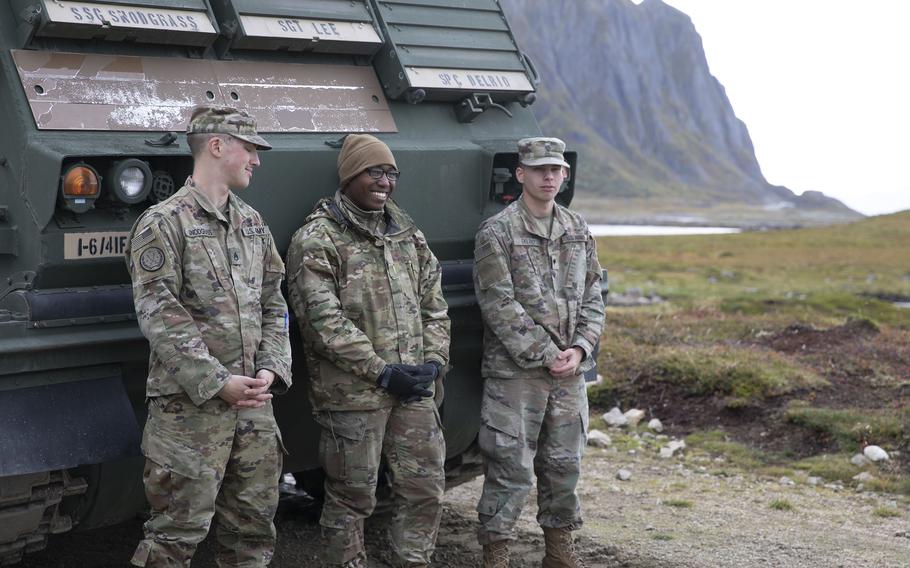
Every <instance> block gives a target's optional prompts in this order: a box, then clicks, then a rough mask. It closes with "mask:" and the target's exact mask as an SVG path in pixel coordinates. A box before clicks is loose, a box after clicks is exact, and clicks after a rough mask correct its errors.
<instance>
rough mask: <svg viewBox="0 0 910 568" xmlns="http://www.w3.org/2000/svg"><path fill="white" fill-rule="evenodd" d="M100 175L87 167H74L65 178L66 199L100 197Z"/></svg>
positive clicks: (64, 192) (64, 194)
mask: <svg viewBox="0 0 910 568" xmlns="http://www.w3.org/2000/svg"><path fill="white" fill-rule="evenodd" d="M100 186H101V184H99V183H98V174H96V173H95V172H94V171H93V170H92V169H91V168H89V167H86V166H74V167H72V168H70V169H69V171H67V172H66V175H65V176H64V177H63V196H64V197H98V188H99V187H100Z"/></svg>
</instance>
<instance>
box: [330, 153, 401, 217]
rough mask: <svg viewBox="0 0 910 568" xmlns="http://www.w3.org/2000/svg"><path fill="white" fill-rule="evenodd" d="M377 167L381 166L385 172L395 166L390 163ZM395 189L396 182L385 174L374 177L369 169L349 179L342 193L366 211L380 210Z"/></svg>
mask: <svg viewBox="0 0 910 568" xmlns="http://www.w3.org/2000/svg"><path fill="white" fill-rule="evenodd" d="M376 167H378V168H381V169H382V170H383V171H384V172H387V171H390V170H394V169H395V166H392V165H390V164H383V165H382V166H376ZM393 191H395V182H393V181H389V178H388V177H386V176H385V175H383V176H381V177H380V178H379V179H373V178H372V177H371V176H370V174H369V173H368V172H367V170H364V171H362V172H360V174H358V175H357V176H355V177H354V179H352V180H351V181H349V182H348V184H347V185H346V186H345V187H344V189H342V190H341V193H343V194H344V195H346V196H347V197H348V199H350V200H351V201H353V202H354V205H356V206H357V207H360V208H361V209H363V210H364V211H379V210H381V209H382V208H383V207H385V204H386V202H387V201H388V199H389V197H390V196H391V195H392V192H393Z"/></svg>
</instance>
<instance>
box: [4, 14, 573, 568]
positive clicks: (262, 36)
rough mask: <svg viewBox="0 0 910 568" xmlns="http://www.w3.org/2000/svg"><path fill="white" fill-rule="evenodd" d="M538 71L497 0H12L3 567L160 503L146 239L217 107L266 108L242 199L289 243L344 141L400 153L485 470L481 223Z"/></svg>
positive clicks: (451, 458)
mask: <svg viewBox="0 0 910 568" xmlns="http://www.w3.org/2000/svg"><path fill="white" fill-rule="evenodd" d="M536 83H537V77H536V72H535V71H534V68H533V66H532V64H531V62H530V61H529V60H528V58H527V57H525V56H524V55H523V53H522V52H521V51H520V49H519V48H518V46H517V45H516V42H515V38H514V37H513V35H512V32H511V31H510V28H509V25H508V23H507V21H506V18H505V16H504V14H503V12H502V9H501V7H500V6H499V4H498V2H497V0H380V1H376V0H300V1H296V0H6V1H4V2H2V3H0V87H2V88H0V108H2V109H3V113H2V116H0V131H2V135H0V564H11V563H15V562H16V561H17V560H19V559H21V557H22V555H23V554H24V553H27V552H29V551H33V550H38V549H40V548H43V547H44V546H45V545H46V542H47V537H48V535H49V534H54V533H60V532H64V531H68V530H70V529H72V528H73V527H76V526H78V527H79V528H81V529H86V528H92V527H98V526H103V525H107V524H112V523H116V522H119V521H121V520H124V519H127V518H129V517H131V516H133V515H135V514H136V513H137V512H138V511H140V510H141V509H142V508H143V507H144V506H145V499H144V495H143V490H142V485H141V470H142V463H143V459H142V457H141V456H140V454H139V440H140V433H141V428H142V424H143V423H144V420H145V401H144V389H145V378H146V368H147V361H148V346H147V343H146V341H145V339H144V338H143V337H142V335H141V334H140V332H139V329H138V327H137V325H136V322H135V314H134V312H133V304H132V299H131V290H130V285H129V275H128V273H127V270H126V267H125V263H124V260H123V250H124V245H125V244H126V238H127V234H128V231H129V229H130V227H131V226H132V224H133V222H134V221H135V220H136V218H137V216H138V215H139V214H140V213H141V212H142V211H143V210H144V209H145V208H147V207H148V206H149V205H151V204H152V203H156V202H158V201H161V200H163V199H166V198H167V197H168V196H169V195H171V194H172V193H173V192H174V191H175V190H176V189H177V188H179V187H180V186H181V185H182V184H183V181H184V179H185V178H186V177H187V175H188V174H189V173H190V172H191V169H192V163H191V158H190V153H189V149H188V148H187V146H186V142H185V138H184V136H183V129H184V128H185V124H186V121H187V119H188V117H189V114H190V112H191V110H192V109H193V107H195V106H197V105H199V104H204V103H213V104H222V105H230V106H235V107H239V108H242V109H245V110H247V111H249V112H250V113H251V114H252V115H253V116H254V117H256V119H257V120H258V123H259V125H260V132H262V133H264V135H265V136H266V137H267V139H268V140H269V141H270V143H271V144H273V145H274V150H272V151H270V152H267V153H264V154H262V156H261V159H262V167H261V168H260V169H259V170H258V171H257V172H256V176H255V179H254V181H253V183H252V185H251V187H249V188H247V189H246V190H245V191H243V192H242V197H243V199H245V200H246V201H248V202H250V203H251V204H252V205H253V206H254V207H256V208H257V209H258V210H259V211H261V212H262V214H263V215H264V217H265V219H266V220H267V222H268V223H269V225H270V227H271V230H272V233H273V234H274V236H275V238H276V239H277V241H278V244H279V247H280V248H281V249H282V251H284V250H285V249H286V247H287V245H288V242H289V240H290V237H291V235H292V233H293V232H294V231H295V230H296V229H297V228H298V227H299V226H300V225H301V223H302V222H303V219H304V218H305V216H306V215H307V213H308V212H309V211H310V210H311V208H312V206H313V204H314V203H315V202H316V200H317V199H319V198H320V197H323V196H328V195H331V194H332V193H333V192H334V190H335V185H336V183H337V175H336V171H335V169H336V166H335V164H336V156H337V152H338V147H339V145H340V144H339V141H340V138H341V137H342V135H343V134H344V133H347V132H371V133H375V134H376V135H377V136H379V137H380V138H382V139H383V140H385V141H386V142H387V143H388V144H389V146H390V147H391V148H392V150H393V151H394V153H395V156H396V158H397V160H398V164H399V167H400V169H401V171H402V172H403V177H402V180H401V182H400V183H399V185H398V190H397V192H396V199H397V200H398V201H399V202H400V203H401V204H402V205H403V206H404V207H405V208H406V209H407V210H408V211H409V212H410V213H411V214H412V215H413V216H414V218H415V220H416V221H417V223H418V225H419V226H420V227H421V228H422V229H423V230H424V232H425V233H426V235H427V237H428V239H429V241H430V245H431V247H432V248H433V250H434V251H435V253H436V254H437V256H438V257H439V258H440V260H442V261H443V264H444V268H443V285H444V290H445V295H446V299H447V301H448V303H449V306H450V312H451V316H452V320H453V342H452V363H453V367H454V368H453V370H452V372H451V373H450V374H449V376H448V378H447V387H446V401H445V404H444V405H443V408H442V415H443V420H444V425H445V430H446V444H447V453H448V461H447V471H448V473H449V476H450V477H451V479H452V480H453V482H456V481H457V480H459V479H464V478H465V477H467V476H472V475H476V472H477V471H478V469H477V468H478V464H479V460H478V459H477V454H476V451H475V450H474V442H475V438H476V434H477V429H478V425H479V421H478V417H479V409H480V397H481V392H482V391H481V379H480V376H479V372H478V371H479V364H480V354H481V336H482V331H481V323H480V317H479V312H478V310H477V306H476V303H475V300H474V295H473V288H472V285H471V270H472V261H471V258H472V253H473V236H474V233H475V231H476V229H477V227H478V225H479V224H480V222H481V221H482V220H483V219H484V218H486V217H488V216H489V215H491V214H493V213H495V212H496V211H498V210H500V209H501V208H502V207H503V206H504V204H507V203H508V202H509V201H511V200H512V199H514V198H515V197H516V196H517V195H518V193H519V191H520V187H519V186H518V185H517V183H516V182H515V180H514V179H513V177H512V172H513V171H514V166H515V165H516V163H517V155H516V153H515V141H516V140H517V139H519V138H522V137H525V136H534V135H539V134H540V131H539V128H538V126H537V123H536V122H535V120H534V117H533V116H532V114H531V112H530V109H528V108H527V107H528V105H529V104H530V103H532V102H533V101H534V97H535V85H536ZM568 159H569V161H570V162H571V163H572V164H573V166H574V161H575V155H574V154H572V153H570V154H569V157H568ZM573 171H574V168H573ZM573 188H574V182H573V181H572V180H570V181H569V182H568V184H567V187H566V188H565V190H564V191H563V192H562V194H561V195H560V200H561V201H562V202H563V203H568V201H570V200H571V197H572V193H573ZM292 327H293V326H292ZM292 342H293V344H294V346H295V348H297V347H298V345H299V338H297V337H292ZM295 360H296V361H297V362H298V364H295V368H294V380H295V385H294V388H293V389H292V390H291V392H290V393H289V394H287V395H284V396H281V397H277V398H276V401H275V406H276V414H277V415H278V420H279V423H280V425H281V428H282V430H283V432H284V433H285V436H284V437H285V440H286V445H287V447H288V450H289V451H290V455H289V456H288V457H287V458H286V460H285V467H286V469H287V470H288V471H292V472H307V471H312V470H314V469H316V468H317V467H318V465H317V460H316V441H317V438H318V436H317V435H316V432H317V429H316V425H315V424H314V423H313V422H312V420H311V418H310V408H309V403H308V401H307V396H306V391H307V385H306V380H307V379H306V376H307V375H306V370H305V369H304V368H303V356H302V353H297V352H295ZM304 477H305V476H304Z"/></svg>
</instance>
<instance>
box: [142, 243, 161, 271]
mask: <svg viewBox="0 0 910 568" xmlns="http://www.w3.org/2000/svg"><path fill="white" fill-rule="evenodd" d="M139 266H141V267H142V269H143V270H145V271H146V272H157V271H158V270H160V269H161V267H162V266H164V251H163V250H161V249H160V248H158V247H149V248H147V249H146V250H144V251H142V254H141V255H139Z"/></svg>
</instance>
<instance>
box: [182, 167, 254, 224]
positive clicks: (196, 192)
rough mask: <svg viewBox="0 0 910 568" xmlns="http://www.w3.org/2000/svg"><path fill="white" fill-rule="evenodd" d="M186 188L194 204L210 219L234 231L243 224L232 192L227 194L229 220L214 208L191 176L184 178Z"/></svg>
mask: <svg viewBox="0 0 910 568" xmlns="http://www.w3.org/2000/svg"><path fill="white" fill-rule="evenodd" d="M185 185H186V187H187V188H189V190H190V195H192V196H193V199H195V200H196V203H197V204H199V207H201V208H202V210H203V211H205V212H206V213H208V214H209V216H210V217H214V218H215V219H217V220H219V221H221V222H222V223H226V224H228V225H230V226H231V228H232V229H236V228H238V227H240V226H241V225H242V224H243V217H241V216H240V207H239V206H238V203H237V196H235V195H234V192H233V191H229V192H228V199H227V205H228V214H229V216H230V219H228V218H226V217H225V216H224V213H222V212H221V210H220V209H218V208H217V207H215V205H214V204H213V203H212V202H211V201H210V200H209V198H208V196H206V195H205V193H203V192H202V190H200V189H199V188H198V187H197V186H196V182H194V181H193V176H190V177H188V178H186V184H185Z"/></svg>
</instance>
